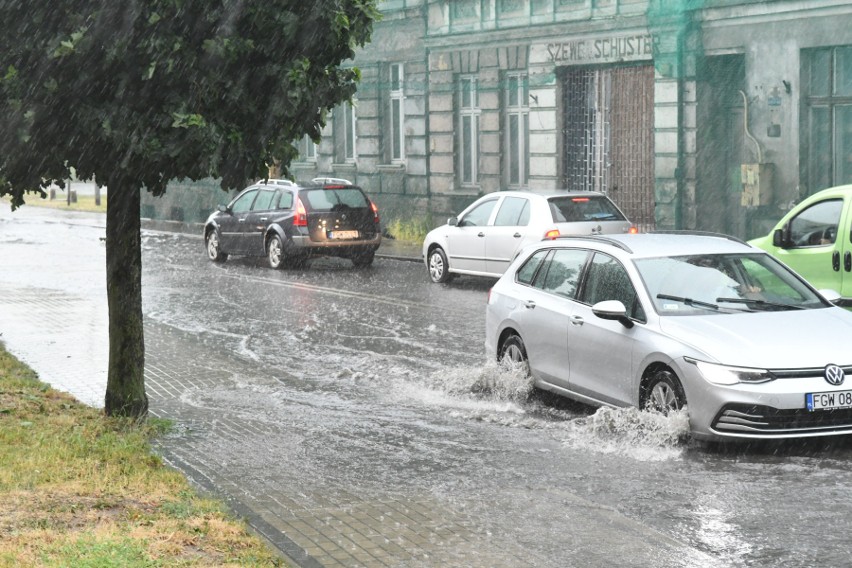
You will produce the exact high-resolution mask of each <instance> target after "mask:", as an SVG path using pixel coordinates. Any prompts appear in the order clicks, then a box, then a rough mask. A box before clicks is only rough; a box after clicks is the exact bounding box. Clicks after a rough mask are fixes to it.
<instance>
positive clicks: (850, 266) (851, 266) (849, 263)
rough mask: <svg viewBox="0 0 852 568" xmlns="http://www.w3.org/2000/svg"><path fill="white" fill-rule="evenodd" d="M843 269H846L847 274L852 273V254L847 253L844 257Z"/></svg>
mask: <svg viewBox="0 0 852 568" xmlns="http://www.w3.org/2000/svg"><path fill="white" fill-rule="evenodd" d="M843 268H845V269H846V272H852V252H849V251H846V254H845V255H843Z"/></svg>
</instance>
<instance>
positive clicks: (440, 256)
mask: <svg viewBox="0 0 852 568" xmlns="http://www.w3.org/2000/svg"><path fill="white" fill-rule="evenodd" d="M429 278H431V279H432V282H435V283H436V284H442V283H444V282H447V281H448V280H449V279H450V263H449V262H447V255H446V253H445V252H444V249H442V248H441V247H435V248H434V249H432V252H430V253H429Z"/></svg>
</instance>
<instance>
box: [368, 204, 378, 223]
mask: <svg viewBox="0 0 852 568" xmlns="http://www.w3.org/2000/svg"><path fill="white" fill-rule="evenodd" d="M370 209H372V210H373V221H375V222H376V223H378V222H379V208H378V207H376V204H375V203H373V202H372V201H370Z"/></svg>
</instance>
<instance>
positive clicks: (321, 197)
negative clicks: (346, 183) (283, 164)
mask: <svg viewBox="0 0 852 568" xmlns="http://www.w3.org/2000/svg"><path fill="white" fill-rule="evenodd" d="M300 196H301V197H302V199H303V200H304V203H305V206H306V207H308V208H309V209H310V210H311V211H331V210H332V209H339V208H341V207H353V208H363V207H369V204H368V203H367V198H366V197H365V196H364V194H363V193H362V192H361V190H360V189H357V188H336V189H308V190H306V191H303V192H301V193H300Z"/></svg>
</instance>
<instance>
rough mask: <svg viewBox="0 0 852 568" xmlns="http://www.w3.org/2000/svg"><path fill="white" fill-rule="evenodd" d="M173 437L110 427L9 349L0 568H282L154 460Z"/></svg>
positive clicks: (1, 436)
mask: <svg viewBox="0 0 852 568" xmlns="http://www.w3.org/2000/svg"><path fill="white" fill-rule="evenodd" d="M168 428H169V423H168V422H166V421H162V420H156V419H149V420H148V421H146V422H145V423H142V424H140V423H136V422H133V421H130V420H127V419H115V418H108V417H106V416H105V415H104V414H103V411H101V410H98V409H95V408H92V407H89V406H86V405H84V404H81V403H80V402H78V401H76V400H75V399H74V398H73V397H71V396H70V395H67V394H65V393H61V392H59V391H56V390H54V389H52V388H50V387H49V386H48V385H46V384H44V383H42V382H40V381H39V380H38V378H37V375H36V374H35V372H34V371H32V370H31V369H29V368H28V367H26V366H25V365H23V364H22V363H21V362H19V361H18V360H17V359H15V358H14V357H13V356H12V355H10V354H9V353H8V352H7V351H6V350H5V349H4V348H3V346H2V344H0V567H7V566H8V567H12V566H74V567H84V568H85V567H89V566H91V567H98V568H101V567H111V566H116V567H118V566H121V567H127V568H134V567H146V568H147V567H159V566H163V567H173V566H175V567H179V566H241V567H242V566H282V565H283V563H282V561H281V559H280V557H278V556H276V555H275V554H273V553H272V551H271V550H270V548H269V547H268V546H267V545H266V544H265V543H264V542H263V541H261V540H260V539H259V538H258V537H257V536H255V535H253V534H251V533H250V532H249V531H248V529H247V527H246V526H245V525H244V524H243V523H242V522H240V521H238V520H236V519H235V518H233V516H231V515H230V514H229V513H228V512H227V510H226V509H225V507H224V505H223V504H222V503H221V502H219V501H217V500H214V499H210V498H205V497H203V496H200V495H199V494H197V492H196V491H195V490H194V489H193V488H192V487H191V486H190V485H189V483H188V481H187V480H186V478H185V477H184V476H183V475H182V474H181V473H179V472H177V471H175V470H173V469H171V468H169V467H167V466H165V465H164V464H163V462H162V460H161V459H160V458H159V457H158V456H157V455H155V454H154V453H153V452H152V450H151V446H150V443H149V442H150V440H151V439H152V438H153V437H155V436H157V435H160V434H163V433H164V432H165V431H167V430H168Z"/></svg>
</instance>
